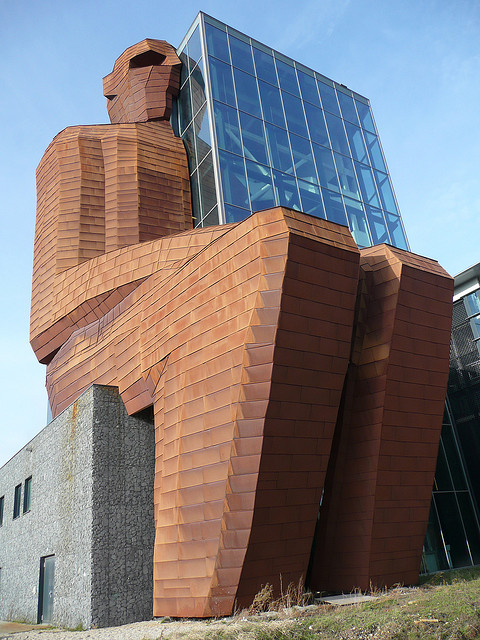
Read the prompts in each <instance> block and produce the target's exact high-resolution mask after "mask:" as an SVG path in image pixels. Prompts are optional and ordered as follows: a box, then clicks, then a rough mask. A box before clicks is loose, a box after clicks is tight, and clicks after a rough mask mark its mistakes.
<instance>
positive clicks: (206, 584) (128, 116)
mask: <svg viewBox="0 0 480 640" xmlns="http://www.w3.org/2000/svg"><path fill="white" fill-rule="evenodd" d="M179 73H180V61H179V59H178V58H177V56H176V54H175V51H174V50H173V48H172V47H171V46H170V45H168V44H167V43H165V42H161V41H157V40H144V41H142V42H140V43H139V44H137V45H134V46H133V47H130V48H129V49H127V50H126V51H125V52H124V53H123V54H122V55H121V56H120V58H118V60H117V61H116V63H115V66H114V69H113V72H112V73H111V74H110V75H108V76H107V77H106V78H105V80H104V93H105V95H106V97H107V100H108V105H107V106H108V111H109V114H110V118H111V121H112V124H110V125H95V126H78V127H69V128H67V129H66V130H64V131H63V132H61V133H60V134H59V135H58V136H57V137H56V138H55V139H54V141H53V142H52V144H51V145H50V146H49V147H48V149H47V151H46V153H45V155H44V157H43V159H42V161H41V163H40V166H39V168H38V175H37V183H38V208H37V226H36V232H35V252H34V272H33V292H32V314H31V344H32V347H33V349H34V351H35V353H36V355H37V357H38V359H39V360H40V361H41V362H43V363H46V364H47V389H48V394H49V399H50V404H51V408H52V413H53V415H54V416H55V415H58V413H59V412H60V411H62V410H63V409H64V408H65V407H67V406H68V405H69V404H71V403H72V402H74V401H75V400H76V399H77V398H78V396H79V394H80V393H81V392H82V391H83V390H85V389H86V388H88V387H89V386H90V385H91V384H94V383H97V384H106V385H114V386H116V387H118V388H119V391H120V394H121V397H122V399H123V402H124V403H125V406H126V408H127V411H128V412H129V413H130V414H132V413H134V412H136V411H139V410H141V409H144V408H146V407H148V406H151V405H153V407H154V416H155V430H156V473H155V488H154V504H155V527H156V539H155V550H154V586H153V596H154V609H153V612H154V614H155V615H174V616H189V615H190V616H208V615H220V614H228V613H230V612H231V611H232V608H233V607H234V605H235V602H236V601H237V602H238V603H239V604H245V603H247V602H248V601H249V600H250V601H251V599H252V598H253V596H254V594H255V593H256V591H257V590H258V589H259V588H260V586H261V585H262V584H265V583H266V582H271V583H273V584H274V585H275V586H276V587H277V588H278V585H279V582H280V579H283V584H284V585H285V584H288V583H289V582H290V581H295V582H297V581H298V580H299V578H300V577H301V576H303V577H305V574H306V572H307V568H308V564H309V558H310V554H311V549H312V544H313V539H314V533H315V527H316V522H317V514H318V509H319V504H320V500H321V496H322V493H323V492H324V493H325V498H324V506H322V509H324V508H325V509H326V512H327V513H328V514H329V522H328V523H327V525H328V526H327V525H324V523H323V521H322V520H321V521H320V523H321V525H322V526H320V529H319V531H317V536H316V539H317V550H316V553H315V555H314V557H313V561H312V564H311V567H312V569H311V575H312V586H314V587H315V586H323V588H340V589H347V588H348V589H350V588H352V587H354V586H357V587H361V588H365V587H368V584H369V582H370V581H372V582H374V583H376V584H378V585H380V584H390V583H391V582H392V581H394V582H401V581H404V582H412V581H414V580H415V579H416V576H418V568H419V562H420V554H421V549H422V543H423V538H424V535H425V528H426V523H427V520H428V511H429V506H430V497H431V485H432V481H433V473H434V469H435V460H436V450H437V446H438V438H439V433H440V427H441V421H442V414H443V401H444V392H445V387H446V376H447V372H448V345H449V323H450V318H449V314H450V301H451V291H452V283H451V279H450V278H449V277H448V276H447V274H446V273H445V272H444V271H443V270H442V269H441V267H439V266H438V264H437V263H435V262H434V261H432V260H428V259H426V258H420V257H418V256H414V255H413V254H409V253H408V252H405V251H401V250H399V249H395V248H393V247H387V246H385V245H381V246H379V247H373V248H371V249H366V250H362V251H359V249H358V248H357V247H356V245H355V243H354V241H353V239H352V237H351V235H350V233H349V231H348V229H346V228H345V227H341V226H339V225H336V224H333V223H330V222H328V221H326V220H321V219H318V218H313V217H311V216H307V215H305V214H303V213H300V212H295V211H292V210H288V209H284V208H281V207H278V208H275V209H270V210H267V211H263V212H259V213H257V214H255V215H253V216H251V217H250V218H248V219H247V220H245V221H243V222H241V223H238V224H230V225H224V226H218V227H211V228H206V229H198V230H191V207H190V196H189V180H188V175H189V174H188V166H187V160H186V154H185V150H184V148H183V146H182V141H181V140H180V139H179V138H176V137H175V136H174V134H173V131H172V129H171V126H170V124H169V122H168V119H169V117H170V113H171V108H172V99H173V97H174V96H175V95H176V93H177V91H178V86H179ZM359 283H360V288H359ZM416 289H418V292H417V291H416ZM425 344H428V348H426V347H425ZM342 394H343V400H342ZM406 399H407V400H406ZM407 403H408V409H406V407H405V405H406V404H407ZM422 403H423V404H422ZM425 406H428V410H427V411H425ZM406 411H408V415H407V413H406ZM335 434H336V437H335V439H334V435H335ZM346 434H347V435H346ZM399 438H400V440H399V441H400V443H401V446H400V447H397V449H395V446H394V445H395V443H396V441H397V440H398V439H399ZM396 439H397V440H396ZM332 442H334V447H333V450H332ZM357 445H358V446H357ZM327 467H328V471H329V474H328V476H329V478H330V485H328V478H327V485H326V474H327ZM419 468H420V469H421V474H420V475H421V477H420V476H419V474H418V473H417V472H416V470H418V469H419ZM392 470H394V473H392ZM332 483H333V484H332ZM410 486H411V487H413V488H414V490H412V491H410V490H409V489H408V488H409V487H410ZM402 488H403V489H404V490H403V491H402V490H401V489H402ZM399 505H402V506H403V507H405V508H406V510H405V509H403V510H402V509H399ZM322 513H323V511H322ZM322 527H323V528H322ZM392 539H395V540H396V548H395V549H389V548H388V544H389V542H388V541H389V540H392ZM319 541H321V542H319ZM333 551H335V552H337V551H338V553H336V555H335V556H333V555H332V553H333ZM332 563H333V564H332ZM280 576H281V578H280ZM322 581H323V582H322Z"/></svg>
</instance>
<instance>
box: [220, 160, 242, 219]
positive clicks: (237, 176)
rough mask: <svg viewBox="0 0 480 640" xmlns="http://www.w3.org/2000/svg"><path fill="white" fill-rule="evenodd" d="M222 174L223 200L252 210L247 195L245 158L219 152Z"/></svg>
mask: <svg viewBox="0 0 480 640" xmlns="http://www.w3.org/2000/svg"><path fill="white" fill-rule="evenodd" d="M218 155H219V159H220V173H221V175H222V187H223V199H224V200H225V202H229V203H231V204H234V205H237V206H238V207H243V208H244V209H250V202H249V200H248V193H247V179H246V176H245V166H244V164H243V163H244V160H243V158H239V157H238V156H234V155H232V154H231V153H227V152H226V151H222V150H220V151H219V154H218Z"/></svg>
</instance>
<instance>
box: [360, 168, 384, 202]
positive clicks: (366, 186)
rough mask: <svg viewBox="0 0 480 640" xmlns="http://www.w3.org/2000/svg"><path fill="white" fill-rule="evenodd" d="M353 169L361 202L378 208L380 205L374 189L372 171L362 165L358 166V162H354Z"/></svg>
mask: <svg viewBox="0 0 480 640" xmlns="http://www.w3.org/2000/svg"><path fill="white" fill-rule="evenodd" d="M355 168H356V170H357V177H358V183H359V185H360V191H361V192H362V197H363V201H364V202H366V203H367V204H371V205H373V206H374V207H379V206H380V203H379V201H378V196H377V191H376V189H375V182H374V181H373V175H372V170H371V169H370V167H366V166H365V165H364V164H359V163H358V162H355Z"/></svg>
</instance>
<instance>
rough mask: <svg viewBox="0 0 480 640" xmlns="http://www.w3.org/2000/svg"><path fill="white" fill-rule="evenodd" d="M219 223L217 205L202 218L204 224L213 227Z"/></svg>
mask: <svg viewBox="0 0 480 640" xmlns="http://www.w3.org/2000/svg"><path fill="white" fill-rule="evenodd" d="M217 224H219V220H218V207H217V206H215V207H214V208H213V209H212V210H211V211H210V213H209V214H208V215H207V216H206V217H205V218H204V219H203V220H202V226H204V227H213V226H215V225H217Z"/></svg>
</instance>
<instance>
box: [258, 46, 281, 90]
mask: <svg viewBox="0 0 480 640" xmlns="http://www.w3.org/2000/svg"><path fill="white" fill-rule="evenodd" d="M253 57H254V58H255V67H256V69H257V76H258V77H259V78H261V79H262V80H266V81H267V82H269V83H270V84H274V85H277V72H276V71H275V63H274V62H273V57H272V56H269V55H268V53H265V52H264V51H260V49H256V48H255V47H253Z"/></svg>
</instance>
